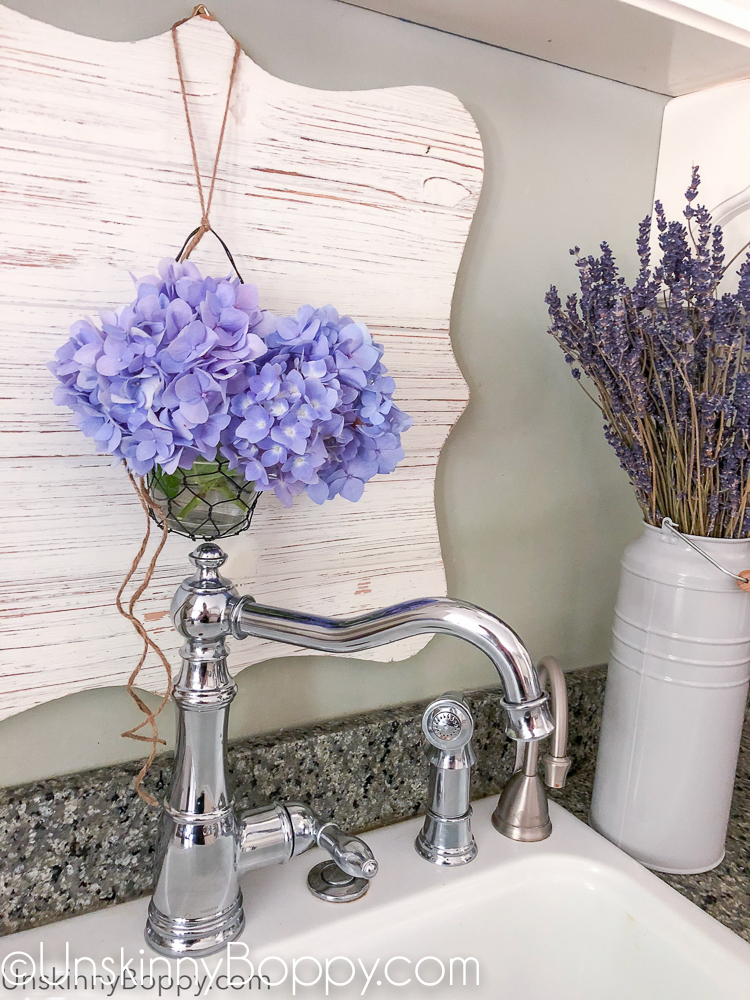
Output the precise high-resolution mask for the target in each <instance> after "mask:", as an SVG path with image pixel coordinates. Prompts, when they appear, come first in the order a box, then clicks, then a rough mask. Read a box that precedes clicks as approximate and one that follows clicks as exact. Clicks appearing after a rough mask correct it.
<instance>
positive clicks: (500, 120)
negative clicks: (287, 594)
mask: <svg viewBox="0 0 750 1000" xmlns="http://www.w3.org/2000/svg"><path fill="white" fill-rule="evenodd" d="M190 2H191V0H180V2H176V0H161V2H160V3H158V4H156V3H153V0H129V3H127V4H123V3H121V2H120V0H117V2H111V0H67V2H66V3H60V2H59V0H8V3H7V5H8V6H9V7H12V8H14V9H16V10H19V11H21V12H22V13H25V14H28V15H30V16H32V17H36V18H39V19H40V20H44V21H48V22H50V23H53V24H56V25H58V26H60V27H63V28H67V29H70V30H73V31H77V32H80V33H83V34H89V35H96V36H99V37H105V38H110V39H116V40H126V39H136V38H142V37H145V36H148V35H153V34H157V33H160V32H163V31H166V30H168V29H169V27H170V26H171V24H172V22H173V21H175V20H177V19H178V18H181V17H184V16H185V15H186V14H187V13H189V11H190ZM209 7H210V9H211V10H212V12H213V13H214V14H215V15H216V16H217V17H218V18H219V20H220V21H221V22H222V24H223V25H224V26H225V28H226V29H227V30H228V31H229V32H230V33H231V34H233V35H234V36H235V37H236V38H238V39H239V41H240V42H241V44H242V46H243V48H244V49H245V50H246V51H247V52H248V53H249V54H250V55H251V56H252V57H253V58H254V59H255V60H256V61H257V62H258V63H260V65H262V66H263V67H264V68H265V69H267V70H269V71H270V72H272V73H275V74H276V75H278V76H280V77H283V78H285V79H288V80H293V81H295V82H296V83H300V84H307V85H309V86H313V87H323V88H330V89H357V88H368V87H388V86H394V85H400V84H426V85H431V86H434V87H440V88H443V89H445V90H448V91H451V92H452V93H454V94H456V95H457V96H458V97H459V98H460V99H461V100H462V101H463V102H464V104H465V105H466V107H467V108H468V109H469V111H470V112H471V113H472V114H473V115H474V117H475V119H476V121H477V124H478V126H479V129H480V132H481V134H482V139H483V141H484V147H485V156H486V174H485V184H484V190H483V193H482V199H481V202H480V205H479V210H478V213H477V216H476V219H475V222H474V226H473V228H472V232H471V235H470V238H469V243H468V246H467V250H466V254H465V257H464V261H463V264H462V267H461V271H460V274H459V280H458V285H457V288H456V295H455V299H454V306H453V322H452V337H453V345H454V350H455V353H456V356H457V358H458V362H459V364H460V366H461V369H462V371H463V373H464V376H465V377H466V380H467V381H468V383H469V385H470V388H471V403H470V404H469V408H468V410H467V412H466V414H465V415H464V416H463V417H462V419H461V421H460V422H459V424H458V426H457V427H456V429H455V430H454V432H453V433H452V435H451V437H450V439H449V441H448V443H447V445H446V447H445V449H444V451H443V456H442V458H441V463H440V468H439V471H438V483H437V497H436V500H437V509H438V520H439V525H440V533H441V540H442V545H443V554H444V558H445V564H446V569H447V573H448V585H449V593H450V594H451V596H453V597H456V598H462V599H464V600H468V601H473V602H474V603H476V604H480V605H483V606H485V607H487V608H489V609H490V610H491V611H494V612H495V613H497V614H499V615H500V616H501V617H502V618H504V619H506V620H507V621H508V622H509V623H510V624H511V625H512V626H513V627H514V628H515V629H516V630H517V631H518V632H519V633H520V634H521V635H522V636H523V637H524V638H525V640H526V642H527V644H528V646H529V648H530V650H531V653H532V655H533V656H535V657H538V656H541V655H543V654H545V653H555V654H557V655H558V656H559V657H560V658H561V659H562V661H563V663H564V664H565V665H566V666H567V667H578V666H585V665H590V664H594V663H601V662H603V661H604V660H605V659H606V657H607V649H608V637H609V629H610V626H611V619H612V609H613V605H614V598H615V591H616V586H617V575H618V562H619V558H620V553H621V551H622V549H623V547H624V546H625V545H626V544H627V543H628V542H629V541H630V540H631V539H632V538H634V537H635V535H636V534H637V533H638V530H639V521H640V518H639V514H638V509H637V507H636V504H635V500H634V499H633V498H632V496H631V493H630V489H629V487H628V484H627V481H626V478H625V476H624V474H623V473H622V472H621V471H620V469H619V467H618V464H617V461H616V459H615V457H614V455H613V454H612V453H611V452H610V450H609V448H608V447H607V445H606V444H605V442H604V439H603V437H602V434H601V428H600V421H599V417H598V415H597V412H596V410H595V408H594V407H593V406H592V405H591V403H589V402H588V401H587V400H586V399H585V397H584V395H583V393H582V392H581V390H580V388H579V387H578V386H576V385H575V383H574V382H573V380H572V379H571V377H570V375H569V373H568V370H567V366H566V365H565V363H564V361H563V358H562V355H561V352H560V350H559V348H558V347H557V345H556V344H555V343H554V341H553V340H552V338H551V337H549V336H548V335H547V333H546V328H547V323H546V310H545V306H544V302H543V297H544V293H545V290H546V288H547V286H548V285H549V284H550V283H551V282H554V283H556V284H558V285H559V286H560V287H561V289H568V288H571V287H572V286H573V284H574V281H575V269H574V267H573V264H572V262H571V259H570V257H569V256H568V248H569V247H571V246H573V245H575V244H578V245H580V246H581V247H582V248H583V249H584V250H586V251H588V250H593V249H595V248H596V246H597V245H598V243H599V242H600V241H601V240H602V239H605V238H606V239H607V240H609V242H610V243H611V245H612V246H613V247H614V250H615V252H616V253H617V254H618V255H619V256H620V257H621V259H622V261H623V264H624V265H625V266H626V268H627V269H632V267H633V265H634V243H635V235H636V225H637V222H638V221H639V220H640V219H641V218H642V217H643V215H645V214H646V212H647V211H648V209H649V206H650V202H651V197H652V192H653V183H654V175H655V170H656V160H657V152H658V143H659V132H660V126H661V117H662V111H663V108H664V105H665V103H666V99H665V98H663V97H661V96H658V95H655V94H651V93H647V92H645V91H641V90H636V89H634V88H631V87H627V86H624V85H622V84H617V83H612V82H610V81H607V80H603V79H600V78H596V77H591V76H588V75H586V74H583V73H579V72H576V71H574V70H569V69H564V68H562V67H559V66H554V65H552V64H549V63H545V62H540V61H538V60H534V59H530V58H528V57H525V56H520V55H517V54H515V53H512V52H507V51H504V50H502V49H498V48H493V47H491V46H487V45H482V44H480V43H477V42H472V41H468V40H466V39H463V38H458V37H455V36H452V35H447V34H443V33H441V32H438V31H434V30H431V29H429V28H423V27H419V26H416V25H412V24H406V23H403V22H400V21H398V20H395V19H392V18H389V17H386V16H383V15H380V14H374V13H371V12H368V11H365V10H362V9H359V8H355V7H350V6H347V5H346V4H343V3H339V2H338V0H213V2H211V3H210V4H209ZM186 552H187V549H186ZM259 596H262V595H259ZM415 596H418V595H415ZM493 681H494V672H493V670H492V668H491V667H490V665H489V662H488V661H486V660H485V659H484V658H483V657H482V655H481V654H480V653H478V652H477V651H475V650H474V649H472V648H470V647H467V646H465V645H459V644H456V643H455V642H453V641H451V640H448V639H443V638H440V639H434V640H433V641H432V642H430V644H429V645H428V646H427V648H426V649H424V650H423V651H422V652H421V653H419V654H418V655H417V656H415V657H414V658H412V659H411V660H408V661H406V662H402V663H396V664H390V665H389V664H365V663H358V662H356V661H351V660H336V659H334V658H331V657H325V658H323V657H320V658H304V659H303V658H298V659H295V658H289V659H285V660H274V661H272V662H270V663H267V664H261V665H259V666H257V667H252V668H248V669H247V670H245V671H244V672H242V673H241V674H240V675H239V688H240V691H239V695H238V698H237V700H236V702H235V705H234V707H233V709H232V724H231V729H232V733H233V735H246V734H248V735H249V734H251V733H255V732H262V731H266V730H270V729H273V728H276V727H279V726H284V725H292V724H297V723H300V722H305V721H312V720H317V719H321V718H326V717H335V716H337V715H342V714H346V713H349V712H353V711H358V710H363V709H368V708H374V707H376V706H383V705H388V704H396V703H398V702H403V701H408V700H412V699H417V698H421V697H429V696H431V695H435V694H439V693H441V692H442V691H444V690H446V689H449V688H453V689H456V688H471V687H476V686H479V685H485V684H490V683H493ZM135 718H136V710H135V708H134V707H132V704H131V702H130V701H129V700H128V698H127V696H126V694H125V691H124V689H115V690H98V691H92V692H87V693H84V694H78V695H73V696H70V697H67V698H63V699H61V700H60V701H57V702H52V703H49V704H46V705H43V706H40V707H39V708H36V709H32V710H31V711H28V712H26V713H24V714H22V715H20V716H17V717H15V718H12V719H8V720H5V721H4V722H2V723H0V785H9V784H15V783H17V782H21V781H29V780H34V779H36V778H42V777H46V776H49V775H52V774H64V773H66V772H69V771H73V770H77V769H80V768H86V767H94V766H97V765H100V764H105V763H111V762H115V761H121V760H127V759H129V758H131V757H133V756H134V752H133V744H132V742H130V741H127V740H123V739H121V738H120V736H119V734H120V733H121V732H122V730H124V729H126V728H128V727H129V726H131V725H132V724H133V721H134V720H135ZM164 729H165V732H166V735H169V736H171V732H172V729H173V721H172V719H171V718H167V719H166V720H165V724H164Z"/></svg>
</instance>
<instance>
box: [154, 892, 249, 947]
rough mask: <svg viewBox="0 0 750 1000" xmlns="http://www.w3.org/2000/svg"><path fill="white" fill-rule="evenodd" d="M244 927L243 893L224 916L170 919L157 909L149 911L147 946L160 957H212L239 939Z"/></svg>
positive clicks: (224, 912) (223, 913) (213, 915)
mask: <svg viewBox="0 0 750 1000" xmlns="http://www.w3.org/2000/svg"><path fill="white" fill-rule="evenodd" d="M244 927H245V913H244V910H243V908H242V893H239V894H238V895H237V898H236V899H235V901H234V902H233V903H232V905H231V906H229V907H228V908H227V909H226V910H224V911H223V912H222V913H216V914H212V915H211V916H210V917H187V918H181V917H168V916H166V915H165V914H163V913H162V912H161V911H160V910H158V909H157V908H156V906H154V903H153V900H152V902H151V904H150V905H149V908H148V921H147V923H146V935H145V936H146V942H147V943H148V944H149V945H150V946H151V947H152V948H153V949H154V951H156V952H158V954H160V955H166V956H167V957H169V958H175V957H176V956H179V955H213V954H214V952H217V951H222V950H223V949H224V948H226V946H227V944H229V942H230V941H234V940H235V938H237V937H239V935H240V934H241V933H242V931H243V929H244Z"/></svg>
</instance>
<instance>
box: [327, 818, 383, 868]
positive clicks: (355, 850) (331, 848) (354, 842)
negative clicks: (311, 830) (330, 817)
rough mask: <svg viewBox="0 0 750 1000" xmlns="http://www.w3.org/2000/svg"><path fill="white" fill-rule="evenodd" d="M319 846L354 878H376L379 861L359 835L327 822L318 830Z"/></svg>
mask: <svg viewBox="0 0 750 1000" xmlns="http://www.w3.org/2000/svg"><path fill="white" fill-rule="evenodd" d="M317 842H318V847H322V848H323V850H324V851H328V853H329V854H330V855H331V857H332V858H333V860H334V861H335V862H336V864H337V865H338V866H339V868H340V869H341V870H342V871H343V872H346V874H347V875H351V876H352V877H353V878H366V879H371V878H374V877H375V876H376V875H377V873H378V863H377V861H376V860H375V855H374V854H373V853H372V851H371V850H370V848H369V847H368V846H367V844H366V843H365V842H364V840H360V839H359V837H354V836H352V835H351V834H349V833H345V832H344V831H343V830H342V829H341V827H339V826H336V824H335V823H325V824H324V825H323V826H321V827H320V829H319V830H318V836H317Z"/></svg>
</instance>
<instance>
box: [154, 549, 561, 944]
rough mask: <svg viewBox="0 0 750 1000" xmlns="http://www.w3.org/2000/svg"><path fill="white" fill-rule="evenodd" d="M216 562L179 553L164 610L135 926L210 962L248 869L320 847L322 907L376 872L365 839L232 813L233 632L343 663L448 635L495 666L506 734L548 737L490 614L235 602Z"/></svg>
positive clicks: (529, 684)
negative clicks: (167, 771) (344, 614)
mask: <svg viewBox="0 0 750 1000" xmlns="http://www.w3.org/2000/svg"><path fill="white" fill-rule="evenodd" d="M226 558H227V557H226V555H225V554H224V552H222V550H221V549H220V548H219V546H218V545H216V544H215V543H213V542H204V543H203V544H201V545H199V546H198V547H197V548H196V550H195V551H194V552H193V553H192V554H191V556H190V559H191V561H192V562H193V564H194V565H195V573H194V575H193V576H192V577H190V578H189V579H187V580H185V581H184V582H183V583H182V584H181V585H180V587H179V588H178V590H177V593H176V594H175V597H174V600H173V601H172V608H171V614H172V621H173V623H174V626H175V628H176V629H177V631H178V632H179V633H180V635H181V636H183V638H184V639H185V642H184V645H183V647H182V650H181V655H182V668H181V670H180V674H179V676H178V678H177V681H176V682H175V685H174V687H173V689H172V697H173V698H174V701H175V703H176V705H177V710H178V727H177V751H176V757H175V764H174V774H173V778H172V784H171V788H170V791H169V795H168V797H167V799H166V801H165V803H164V807H163V812H162V818H161V827H160V832H159V842H158V846H157V872H156V886H155V890H154V895H153V898H152V900H151V904H150V907H149V915H148V922H147V925H146V939H147V941H148V942H149V944H150V945H151V946H152V947H153V948H154V949H155V950H156V951H158V952H160V953H162V954H164V955H170V956H171V955H183V954H190V955H208V954H211V953H212V952H215V951H218V950H220V949H221V948H223V947H224V946H225V945H226V944H227V942H229V941H232V940H233V939H234V938H236V937H237V936H238V935H239V934H240V932H241V931H242V928H243V926H244V913H243V906H242V893H241V891H240V884H239V880H240V876H241V875H242V874H244V872H246V871H249V870H251V869H253V868H260V867H264V866H265V865H271V864H283V863H284V862H286V861H288V860H289V859H290V858H291V857H294V856H296V855H298V854H301V853H302V852H303V851H306V850H307V849H308V848H310V847H312V846H314V845H316V844H317V845H318V846H319V847H322V848H324V849H325V850H326V851H327V852H328V853H329V854H330V855H331V858H332V859H333V861H334V862H335V865H332V864H331V862H325V863H323V864H322V865H316V866H315V868H314V869H313V870H312V871H311V873H310V878H309V879H308V882H309V885H310V888H311V890H312V891H313V892H314V893H315V894H316V895H318V896H320V897H321V898H323V899H330V900H341V899H355V898H357V896H360V895H362V894H363V893H364V891H366V889H367V886H368V884H369V880H370V879H371V878H372V877H373V876H374V875H375V874H376V872H377V869H378V866H377V862H376V861H375V859H374V857H373V855H372V852H371V851H370V849H369V848H368V847H367V845H366V844H365V843H364V842H363V841H361V840H360V839H359V838H357V837H352V836H349V835H347V834H346V833H344V832H343V831H342V830H340V829H339V828H338V827H337V826H336V825H335V824H333V823H326V822H324V821H322V820H320V819H319V818H318V817H317V816H315V815H314V813H313V812H312V811H311V810H310V809H309V808H307V807H306V806H302V805H295V804H286V805H282V804H278V805H272V806H269V807H262V808H260V809H255V810H252V811H250V812H247V813H245V814H243V815H238V813H237V812H236V810H235V806H234V797H233V792H232V789H231V786H230V782H229V778H228V774H227V722H228V716H229V706H230V704H231V702H232V699H233V698H234V696H235V693H236V691H237V687H236V685H235V683H234V681H233V680H232V678H231V677H230V675H229V672H228V669H227V660H226V657H227V647H226V640H227V639H228V638H230V637H231V636H234V637H235V638H236V639H245V638H247V637H248V636H257V637H259V638H261V639H272V640H275V641H277V642H284V643H290V644H292V645H295V646H304V647H306V648H308V649H318V650H322V651H324V652H329V653H352V652H357V651H359V650H363V649H371V648H372V647H373V646H382V645H384V644H386V643H389V642H396V641H397V640H398V639H405V638H407V637H409V636H413V635H419V634H424V633H433V632H441V633H446V634H448V635H453V636H456V637H457V638H459V639H465V640H466V641H467V642H470V643H472V644H473V645H474V646H477V647H478V648H479V649H481V650H482V652H484V653H486V655H487V656H488V657H489V658H490V660H491V661H492V663H493V664H494V666H495V668H496V670H497V672H498V674H499V675H500V678H501V680H502V682H503V685H504V693H505V697H504V701H503V706H504V708H505V710H506V713H507V717H508V723H507V727H506V732H507V733H508V735H509V736H511V737H512V738H513V739H515V740H519V741H522V742H535V741H537V740H539V739H542V738H543V737H545V736H547V735H549V734H550V733H551V732H552V730H553V728H554V725H553V721H552V716H551V713H550V710H549V706H548V703H547V695H546V694H545V693H544V692H543V690H542V687H541V685H540V683H539V677H538V675H537V671H536V669H535V668H534V665H533V663H532V661H531V658H530V657H529V654H528V652H527V651H526V648H525V647H524V645H523V643H522V642H521V640H520V639H519V638H518V636H517V635H516V634H515V633H514V632H513V631H512V630H511V629H510V628H509V627H508V626H507V625H505V624H504V623H503V622H501V621H500V619H499V618H496V617H495V616H494V615H491V614H489V612H487V611H483V610H482V609H481V608H477V607H474V606H473V605H471V604H464V603H462V602H460V601H453V600H450V599H449V598H445V597H438V598H423V599H420V600H415V601H407V602H405V603H403V604H396V605H394V606H393V607H390V608H383V609H381V610H379V611H373V612H371V613H369V614H366V615H361V616H359V617H357V618H348V619H334V618H321V617H317V616H315V615H307V614H301V613H298V612H294V611H287V610H285V609H283V608H272V607H266V606H264V605H261V604H257V603H256V602H255V601H254V600H253V598H252V597H240V596H239V594H238V593H237V591H236V590H235V588H234V587H233V586H232V584H231V582H230V581H229V580H227V579H225V578H224V577H223V576H221V574H220V572H219V571H220V568H221V566H222V565H223V564H224V562H225V561H226ZM428 854H429V849H428V847H427V846H425V856H427V855H428Z"/></svg>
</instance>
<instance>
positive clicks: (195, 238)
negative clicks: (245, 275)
mask: <svg viewBox="0 0 750 1000" xmlns="http://www.w3.org/2000/svg"><path fill="white" fill-rule="evenodd" d="M194 17H202V18H205V19H206V20H209V21H214V20H215V18H214V17H213V16H212V15H211V14H210V13H209V11H208V10H207V9H206V7H205V6H204V5H203V4H198V6H197V7H196V8H195V9H194V10H193V13H192V14H191V15H190V17H186V18H184V20H182V21H178V22H177V23H176V24H173V25H172V43H173V45H174V56H175V60H176V62H177V73H178V75H179V78H180V90H181V91H182V106H183V108H184V110H185V121H186V123H187V130H188V138H189V139H190V152H191V153H192V156H193V170H194V171H195V183H196V186H197V188H198V198H199V200H200V205H201V221H200V225H198V226H196V228H195V229H194V230H193V231H192V233H190V235H189V236H188V238H187V239H186V240H185V242H184V243H183V245H182V249H181V250H180V252H179V253H178V254H177V260H178V261H180V260H187V258H188V257H189V256H190V254H191V253H192V252H193V250H195V248H196V247H197V246H198V244H199V243H200V241H201V240H202V239H203V237H204V236H205V235H206V233H213V234H214V236H215V237H216V239H217V240H218V241H219V243H221V245H222V247H223V248H224V252H225V253H226V255H227V257H228V258H229V263H230V264H231V265H232V268H233V270H234V273H235V274H236V275H237V277H238V278H239V279H240V282H242V275H241V274H240V272H239V271H238V270H237V265H236V264H235V262H234V258H233V257H232V254H231V253H230V251H229V248H228V247H227V245H226V243H225V242H224V240H223V239H222V238H221V237H220V236H219V234H218V233H217V232H216V230H215V229H214V228H213V227H212V226H211V223H210V221H209V212H210V211H211V203H212V201H213V197H214V190H215V188H216V176H217V173H218V170H219V159H220V157H221V148H222V146H223V145H224V133H225V132H226V127H227V117H228V116H229V105H230V102H231V97H232V89H233V87H234V78H235V76H236V74H237V64H238V63H239V59H240V52H241V49H240V43H239V42H238V41H237V39H236V38H235V39H234V59H233V60H232V69H231V72H230V74H229V86H228V87H227V100H226V104H225V105H224V116H223V118H222V120H221V129H220V131H219V141H218V143H217V145H216V156H215V157H214V166H213V170H212V172H211V182H210V184H209V187H208V196H206V195H205V193H204V190H203V182H202V180H201V172H200V167H199V166H198V155H197V153H196V150H195V135H194V133H193V123H192V121H191V118H190V108H189V107H188V99H187V88H186V87H185V76H184V73H183V71H182V60H181V59H180V46H179V45H178V43H177V29H178V28H179V26H180V25H181V24H185V23H186V22H187V21H190V20H191V19H192V18H194Z"/></svg>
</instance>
